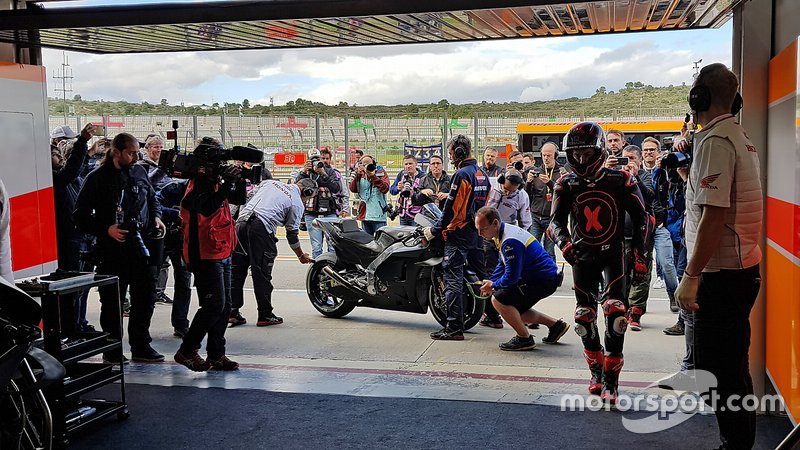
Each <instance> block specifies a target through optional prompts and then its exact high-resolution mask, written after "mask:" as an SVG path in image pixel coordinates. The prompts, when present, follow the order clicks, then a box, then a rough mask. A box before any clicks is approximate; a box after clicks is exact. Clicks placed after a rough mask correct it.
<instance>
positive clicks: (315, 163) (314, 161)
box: [309, 155, 325, 169]
mask: <svg viewBox="0 0 800 450" xmlns="http://www.w3.org/2000/svg"><path fill="white" fill-rule="evenodd" d="M309 161H311V167H313V168H314V169H323V168H325V163H324V162H322V161H320V160H319V156H318V155H315V156H312V157H311V159H310V160H309Z"/></svg>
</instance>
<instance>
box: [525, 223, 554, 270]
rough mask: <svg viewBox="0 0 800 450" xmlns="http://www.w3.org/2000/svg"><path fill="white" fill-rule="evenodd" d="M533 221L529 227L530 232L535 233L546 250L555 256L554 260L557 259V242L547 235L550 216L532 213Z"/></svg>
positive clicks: (551, 255)
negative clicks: (538, 215)
mask: <svg viewBox="0 0 800 450" xmlns="http://www.w3.org/2000/svg"><path fill="white" fill-rule="evenodd" d="M531 220H532V221H533V222H532V223H531V226H530V228H528V232H529V233H530V234H532V235H533V237H535V238H536V239H537V240H538V241H539V242H541V243H542V246H543V247H544V251H546V252H547V254H548V255H550V257H551V258H553V261H555V260H556V250H555V248H556V243H555V242H553V240H552V239H550V238H549V237H548V236H547V227H549V226H550V218H549V217H536V215H534V214H532V215H531Z"/></svg>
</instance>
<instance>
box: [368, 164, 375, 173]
mask: <svg viewBox="0 0 800 450" xmlns="http://www.w3.org/2000/svg"><path fill="white" fill-rule="evenodd" d="M375 169H377V166H375V164H367V172H375Z"/></svg>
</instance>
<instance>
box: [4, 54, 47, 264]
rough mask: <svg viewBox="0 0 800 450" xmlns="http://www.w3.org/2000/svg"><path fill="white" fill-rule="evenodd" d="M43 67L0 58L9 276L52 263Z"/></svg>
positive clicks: (45, 95) (45, 97)
mask: <svg viewBox="0 0 800 450" xmlns="http://www.w3.org/2000/svg"><path fill="white" fill-rule="evenodd" d="M45 80H46V77H45V68H44V67H41V66H28V65H22V64H14V63H8V62H0V136H3V144H2V146H0V179H2V180H3V184H5V187H6V190H7V191H8V195H9V196H10V197H11V201H10V204H11V257H12V268H13V270H14V277H15V278H17V279H19V278H23V277H30V276H34V275H41V274H43V273H49V272H51V271H53V270H55V268H56V265H57V264H56V260H57V253H56V231H55V209H54V204H53V180H52V169H51V166H50V152H49V149H50V144H49V132H48V129H47V127H48V120H47V89H46V86H45Z"/></svg>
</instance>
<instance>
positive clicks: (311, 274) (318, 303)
mask: <svg viewBox="0 0 800 450" xmlns="http://www.w3.org/2000/svg"><path fill="white" fill-rule="evenodd" d="M326 266H331V268H333V267H332V266H333V263H332V262H331V261H328V260H324V259H323V260H319V261H316V262H314V264H313V265H312V266H311V268H310V269H309V270H308V276H307V277H306V292H307V293H308V299H309V300H311V306H313V307H314V309H316V310H317V311H319V312H320V313H321V314H322V315H323V316H325V317H332V318H334V319H341V318H342V317H344V316H346V315H348V314H349V313H350V312H351V311H353V309H355V307H356V302H355V301H352V300H345V299H343V298H340V297H336V296H333V295H330V294H329V293H328V292H327V291H326V290H325V286H327V283H328V282H329V281H330V279H329V277H328V276H327V275H325V273H324V272H323V271H322V269H324V268H325V267H326ZM334 270H335V269H334Z"/></svg>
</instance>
